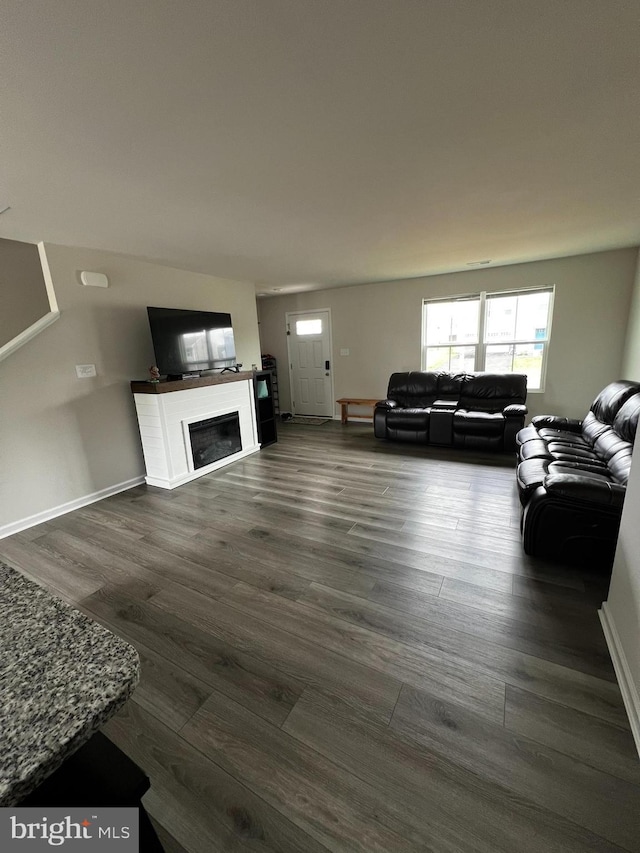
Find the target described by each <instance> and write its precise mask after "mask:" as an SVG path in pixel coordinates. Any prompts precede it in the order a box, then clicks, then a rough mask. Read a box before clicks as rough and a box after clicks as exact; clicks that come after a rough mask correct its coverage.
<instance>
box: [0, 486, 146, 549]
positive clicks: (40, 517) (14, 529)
mask: <svg viewBox="0 0 640 853" xmlns="http://www.w3.org/2000/svg"><path fill="white" fill-rule="evenodd" d="M141 483H144V477H133V478H132V479H131V480H125V481H124V482H123V483H116V484H115V485H113V486H107V488H106V489H100V491H98V492H92V493H91V494H89V495H84V496H83V497H81V498H76V499H75V500H73V501H67V503H64V504H60V505H59V506H55V507H52V508H51V509H46V510H44V511H43V512H39V513H36V515H30V516H28V517H27V518H22V519H20V520H19V521H13V522H11V523H10V524H5V525H3V526H2V527H0V539H5V538H6V537H7V536H13V534H14V533H20V532H21V531H22V530H28V528H29V527H35V526H36V525H38V524H43V523H44V522H45V521H51V519H52V518H57V517H58V516H59V515H66V513H68V512H73V510H74V509H81V508H82V507H83V506H88V505H89V504H93V503H96V501H101V500H103V499H104V498H108V497H110V496H111V495H117V494H118V493H119V492H126V490H127V489H132V488H133V487H134V486H139V485H140V484H141Z"/></svg>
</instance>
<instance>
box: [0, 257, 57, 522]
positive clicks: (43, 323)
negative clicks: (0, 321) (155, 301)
mask: <svg viewBox="0 0 640 853" xmlns="http://www.w3.org/2000/svg"><path fill="white" fill-rule="evenodd" d="M38 254H39V255H40V265H41V266H42V276H43V278H44V286H45V288H46V291H47V299H48V300H49V313H48V314H45V315H44V317H41V318H40V319H39V320H36V322H35V323H32V324H31V325H30V326H29V328H28V329H25V330H24V331H23V332H20V334H19V335H16V337H15V338H13V339H12V340H10V341H9V342H8V343H6V344H5V345H4V346H3V347H0V361H2V360H3V359H4V358H7V356H9V355H11V353H13V352H15V351H16V350H17V349H20V347H22V346H24V345H25V344H26V343H27V341H30V340H31V338H35V336H36V335H39V334H40V332H42V331H43V330H44V329H46V328H47V326H50V325H51V324H52V323H53V322H55V321H56V320H57V319H58V317H59V316H60V309H59V308H58V300H57V299H56V294H55V291H54V289H53V279H52V277H51V270H50V269H49V261H48V260H47V253H46V250H45V247H44V243H38ZM1 530H2V528H0V531H1ZM0 538H1V534H0Z"/></svg>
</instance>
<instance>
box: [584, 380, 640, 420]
mask: <svg viewBox="0 0 640 853" xmlns="http://www.w3.org/2000/svg"><path fill="white" fill-rule="evenodd" d="M637 392H638V383H637V382H629V381H628V380H627V379H620V380H618V381H617V382H610V383H609V385H607V387H606V388H603V389H602V391H601V392H600V393H599V394H598V396H597V397H596V398H595V400H594V401H593V403H592V404H591V411H592V412H593V414H594V415H595V416H596V418H597V419H598V420H599V421H602V423H605V424H612V423H613V421H614V418H615V416H616V415H617V414H618V411H619V409H620V407H621V406H622V405H623V404H624V403H626V401H627V400H628V399H629V397H631V396H633V394H636V393H637Z"/></svg>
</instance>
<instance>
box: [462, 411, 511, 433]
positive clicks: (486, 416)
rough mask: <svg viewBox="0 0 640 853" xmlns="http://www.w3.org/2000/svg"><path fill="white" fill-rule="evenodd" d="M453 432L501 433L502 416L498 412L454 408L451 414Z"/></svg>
mask: <svg viewBox="0 0 640 853" xmlns="http://www.w3.org/2000/svg"><path fill="white" fill-rule="evenodd" d="M453 431H454V433H478V434H480V435H502V433H503V432H504V416H503V415H502V414H501V413H500V412H482V411H478V410H472V411H469V410H468V409H456V411H455V414H454V416H453Z"/></svg>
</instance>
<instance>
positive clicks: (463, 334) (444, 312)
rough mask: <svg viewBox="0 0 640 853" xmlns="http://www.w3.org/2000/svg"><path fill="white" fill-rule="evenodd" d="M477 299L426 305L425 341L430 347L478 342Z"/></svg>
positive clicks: (478, 308) (478, 312)
mask: <svg viewBox="0 0 640 853" xmlns="http://www.w3.org/2000/svg"><path fill="white" fill-rule="evenodd" d="M479 316H480V300H479V299H461V300H457V301H455V302H430V303H429V304H428V305H427V341H428V342H429V344H430V345H432V344H433V345H435V344H449V343H454V342H455V343H473V344H475V343H476V342H477V340H478V318H479Z"/></svg>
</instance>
